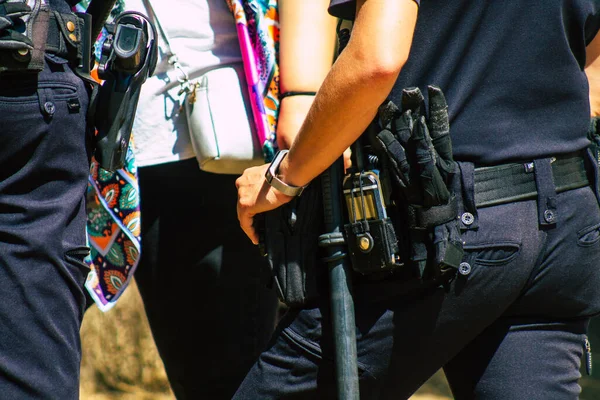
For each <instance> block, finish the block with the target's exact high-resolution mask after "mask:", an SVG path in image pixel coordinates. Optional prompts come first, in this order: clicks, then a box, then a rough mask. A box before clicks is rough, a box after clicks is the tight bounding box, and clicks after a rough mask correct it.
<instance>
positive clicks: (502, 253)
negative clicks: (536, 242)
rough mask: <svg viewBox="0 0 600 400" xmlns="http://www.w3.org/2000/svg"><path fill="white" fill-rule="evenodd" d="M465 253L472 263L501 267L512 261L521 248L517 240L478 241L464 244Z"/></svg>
mask: <svg viewBox="0 0 600 400" xmlns="http://www.w3.org/2000/svg"><path fill="white" fill-rule="evenodd" d="M464 250H465V253H467V254H468V256H467V257H468V258H470V260H471V261H472V263H474V264H477V265H482V266H487V267H501V266H504V265H507V264H509V263H510V262H511V261H513V260H514V259H515V258H516V257H517V256H518V255H519V252H520V250H521V244H520V243H517V242H510V241H506V242H496V243H480V244H476V245H465V246H464Z"/></svg>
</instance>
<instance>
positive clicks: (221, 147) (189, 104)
mask: <svg viewBox="0 0 600 400" xmlns="http://www.w3.org/2000/svg"><path fill="white" fill-rule="evenodd" d="M246 88H247V86H246V83H245V78H244V69H243V65H242V64H241V63H238V64H233V65H227V66H220V67H219V68H215V69H213V70H210V71H208V72H206V73H205V74H203V75H202V76H200V77H199V78H197V79H196V82H195V83H194V84H192V85H190V86H189V89H188V90H189V92H188V93H187V95H186V99H185V102H184V105H185V113H186V117H187V122H188V127H189V131H190V140H191V143H192V147H193V148H194V152H195V153H196V158H197V159H198V163H199V165H200V168H201V169H202V170H204V171H208V172H215V173H220V174H241V173H242V172H243V171H244V170H245V169H246V168H249V167H252V166H255V165H260V164H264V157H263V154H262V149H261V146H260V144H259V142H258V138H257V136H256V133H255V128H254V122H253V120H252V111H251V110H250V107H249V106H248V105H249V104H250V101H249V99H248V94H247V89H246Z"/></svg>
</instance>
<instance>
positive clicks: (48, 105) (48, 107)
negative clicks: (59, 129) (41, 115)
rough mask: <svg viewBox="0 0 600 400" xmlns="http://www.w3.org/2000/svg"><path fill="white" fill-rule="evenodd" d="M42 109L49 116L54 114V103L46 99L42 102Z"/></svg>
mask: <svg viewBox="0 0 600 400" xmlns="http://www.w3.org/2000/svg"><path fill="white" fill-rule="evenodd" d="M44 111H46V113H47V114H48V115H50V116H52V115H54V112H55V111H56V106H55V105H54V103H53V102H51V101H47V102H45V103H44Z"/></svg>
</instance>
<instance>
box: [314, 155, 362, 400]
mask: <svg viewBox="0 0 600 400" xmlns="http://www.w3.org/2000/svg"><path fill="white" fill-rule="evenodd" d="M343 177H344V165H343V159H342V158H339V159H338V160H337V161H336V162H334V163H333V164H332V165H331V166H330V167H329V168H328V169H327V170H326V171H325V172H323V173H322V174H321V185H322V190H323V209H324V218H325V224H324V227H325V229H326V232H329V233H326V234H324V235H321V236H320V237H319V246H321V247H326V248H327V257H326V258H325V259H324V261H325V262H326V263H327V264H328V267H329V286H330V302H331V320H332V321H331V322H332V330H333V343H334V349H335V369H336V371H335V372H336V380H337V391H338V399H341V400H358V398H359V389H358V366H357V360H356V324H355V322H354V300H353V298H352V291H351V288H352V279H351V277H352V275H351V267H350V265H349V262H348V257H347V254H346V243H345V240H344V236H343V234H342V229H343V224H344V223H343V213H342V208H341V207H342V180H343Z"/></svg>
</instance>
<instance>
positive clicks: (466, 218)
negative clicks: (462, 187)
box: [460, 212, 475, 225]
mask: <svg viewBox="0 0 600 400" xmlns="http://www.w3.org/2000/svg"><path fill="white" fill-rule="evenodd" d="M460 220H461V221H462V223H463V224H465V225H471V224H472V223H473V222H475V217H474V216H473V214H471V213H470V212H466V213H464V214H463V215H461V216H460Z"/></svg>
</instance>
